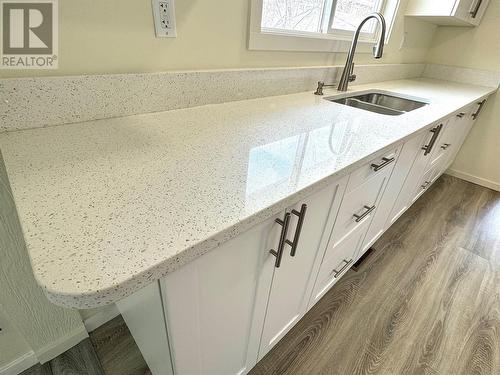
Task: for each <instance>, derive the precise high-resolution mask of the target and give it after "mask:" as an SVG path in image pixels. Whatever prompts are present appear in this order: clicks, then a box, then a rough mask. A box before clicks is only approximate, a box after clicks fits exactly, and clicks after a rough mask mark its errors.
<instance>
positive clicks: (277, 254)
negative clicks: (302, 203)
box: [269, 212, 290, 268]
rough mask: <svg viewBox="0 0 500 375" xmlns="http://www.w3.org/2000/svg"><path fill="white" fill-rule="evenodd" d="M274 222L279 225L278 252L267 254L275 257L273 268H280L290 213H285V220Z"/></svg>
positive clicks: (271, 251) (272, 251)
mask: <svg viewBox="0 0 500 375" xmlns="http://www.w3.org/2000/svg"><path fill="white" fill-rule="evenodd" d="M274 221H275V222H276V223H278V224H279V225H281V235H280V242H279V245H278V251H276V250H274V249H271V250H269V252H270V253H271V254H272V255H274V256H275V257H276V262H274V267H276V268H280V265H281V258H282V257H283V247H285V239H286V233H287V232H288V225H289V224H290V212H285V218H284V219H283V220H281V219H276V220H274Z"/></svg>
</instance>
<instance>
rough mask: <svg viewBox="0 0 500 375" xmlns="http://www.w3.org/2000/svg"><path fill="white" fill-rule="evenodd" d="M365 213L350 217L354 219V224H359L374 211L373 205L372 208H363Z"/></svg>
mask: <svg viewBox="0 0 500 375" xmlns="http://www.w3.org/2000/svg"><path fill="white" fill-rule="evenodd" d="M363 207H364V208H365V209H366V211H365V212H363V213H362V214H361V215H357V214H354V215H352V216H354V217H355V218H356V223H359V222H360V221H361V220H363V219H364V218H365V217H367V216H368V215H369V214H370V213H371V212H372V211H373V210H374V209H375V205H373V206H371V207H370V206H363Z"/></svg>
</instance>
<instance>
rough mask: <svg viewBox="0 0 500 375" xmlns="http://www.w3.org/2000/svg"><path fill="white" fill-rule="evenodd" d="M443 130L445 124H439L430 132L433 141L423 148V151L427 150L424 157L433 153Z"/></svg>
mask: <svg viewBox="0 0 500 375" xmlns="http://www.w3.org/2000/svg"><path fill="white" fill-rule="evenodd" d="M441 129H443V124H439V125H438V126H436V127H434V128H432V129H431V130H430V132H431V133H433V134H432V138H431V140H430V141H429V144H428V145H425V146H424V147H422V150H425V152H424V155H429V154H430V153H431V151H432V149H433V148H434V144H435V143H436V140H437V138H438V137H439V133H440V132H441Z"/></svg>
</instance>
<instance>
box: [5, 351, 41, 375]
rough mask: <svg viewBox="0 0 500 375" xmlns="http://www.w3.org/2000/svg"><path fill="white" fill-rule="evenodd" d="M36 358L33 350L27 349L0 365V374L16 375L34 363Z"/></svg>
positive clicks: (36, 361)
mask: <svg viewBox="0 0 500 375" xmlns="http://www.w3.org/2000/svg"><path fill="white" fill-rule="evenodd" d="M37 363H38V359H37V358H36V355H35V352H34V351H32V350H31V351H29V352H27V353H25V354H23V355H22V356H21V357H19V358H17V359H15V360H14V361H12V362H10V363H7V364H6V365H5V366H2V367H0V375H18V374H20V373H21V372H23V371H24V370H27V369H29V368H30V367H32V366H34V365H36V364H37Z"/></svg>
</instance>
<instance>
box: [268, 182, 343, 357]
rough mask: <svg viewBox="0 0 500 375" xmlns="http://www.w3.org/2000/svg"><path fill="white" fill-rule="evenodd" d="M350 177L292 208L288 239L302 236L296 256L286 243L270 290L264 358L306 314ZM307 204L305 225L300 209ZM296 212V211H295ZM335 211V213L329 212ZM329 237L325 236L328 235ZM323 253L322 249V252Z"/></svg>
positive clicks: (292, 239) (275, 269)
mask: <svg viewBox="0 0 500 375" xmlns="http://www.w3.org/2000/svg"><path fill="white" fill-rule="evenodd" d="M346 183H347V178H343V179H341V180H340V181H339V182H337V183H336V184H334V185H332V186H329V187H328V188H326V189H323V190H322V191H320V192H318V193H316V194H314V195H312V196H310V197H308V198H306V199H304V200H303V201H302V202H301V203H300V204H299V205H297V206H294V207H290V208H289V209H288V210H287V211H288V212H291V213H292V214H291V223H290V228H289V231H288V236H287V238H288V239H289V241H291V242H292V243H293V242H294V241H295V240H296V239H297V236H298V235H300V237H299V239H298V243H297V246H296V248H297V249H296V251H295V255H294V256H292V251H293V247H292V246H290V245H289V244H286V245H285V248H284V252H283V256H282V260H281V265H280V267H279V268H276V267H275V268H274V275H273V280H272V287H271V292H270V294H269V298H268V305H267V313H266V317H265V322H264V327H263V330H262V338H261V343H260V350H259V359H261V358H262V357H263V356H264V355H265V354H266V353H267V352H268V351H269V350H270V349H271V348H272V347H273V346H274V345H275V344H276V343H277V342H278V341H279V340H280V339H281V338H282V337H283V336H284V335H285V334H286V333H287V332H288V331H289V330H290V328H292V327H293V326H294V325H295V323H297V322H298V321H299V319H300V318H302V316H303V315H304V314H305V313H306V311H307V307H308V303H309V297H310V295H311V290H312V288H313V286H314V281H315V276H316V273H317V267H318V266H319V262H317V263H318V264H317V265H316V267H315V263H316V262H315V261H316V259H317V256H318V253H319V250H320V249H321V250H322V249H323V248H324V247H325V246H326V241H327V240H328V237H329V234H330V232H331V230H332V227H333V224H334V219H335V214H336V213H337V211H338V208H339V205H340V202H341V201H342V196H343V194H344V190H345V188H346ZM304 204H305V205H307V210H306V211H305V215H304V220H303V224H302V227H301V228H299V226H298V225H297V223H298V222H299V217H298V215H297V214H300V211H301V209H302V211H304V210H303V207H304V206H303V205H304ZM294 212H295V213H297V214H294ZM330 213H333V215H330ZM325 237H326V238H325ZM320 253H321V254H320V255H322V254H323V251H321V252H320Z"/></svg>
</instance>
